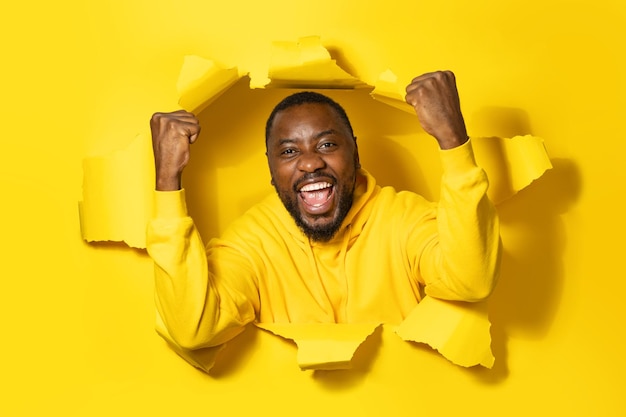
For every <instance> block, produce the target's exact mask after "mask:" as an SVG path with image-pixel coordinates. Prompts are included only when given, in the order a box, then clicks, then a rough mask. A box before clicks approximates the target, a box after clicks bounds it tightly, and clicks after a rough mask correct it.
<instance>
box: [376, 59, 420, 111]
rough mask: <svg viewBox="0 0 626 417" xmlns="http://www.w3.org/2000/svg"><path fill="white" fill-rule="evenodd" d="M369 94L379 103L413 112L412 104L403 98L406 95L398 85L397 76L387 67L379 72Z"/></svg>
mask: <svg viewBox="0 0 626 417" xmlns="http://www.w3.org/2000/svg"><path fill="white" fill-rule="evenodd" d="M370 95H371V96H372V97H373V98H374V99H376V100H378V101H380V102H381V103H385V104H387V105H389V106H391V107H394V108H396V109H399V110H402V111H405V112H407V113H410V114H415V109H414V108H413V106H411V105H410V104H409V103H407V102H406V101H405V100H404V97H405V95H406V94H405V89H404V87H402V86H400V83H399V82H398V77H397V76H396V74H394V73H393V72H392V71H391V70H389V69H388V70H386V71H384V72H383V73H382V74H380V76H379V77H378V80H377V81H376V84H375V85H374V90H372V92H371V93H370Z"/></svg>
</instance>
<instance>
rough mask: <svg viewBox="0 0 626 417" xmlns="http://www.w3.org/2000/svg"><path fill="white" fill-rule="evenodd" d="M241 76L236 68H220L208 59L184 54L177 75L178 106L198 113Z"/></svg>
mask: <svg viewBox="0 0 626 417" xmlns="http://www.w3.org/2000/svg"><path fill="white" fill-rule="evenodd" d="M240 78H241V77H240V76H239V72H238V70H237V68H228V69H226V68H222V67H220V66H219V65H218V64H216V63H215V62H214V61H212V60H210V59H204V58H200V57H199V56H193V55H190V56H186V57H185V60H184V62H183V67H182V68H181V70H180V74H179V76H178V82H177V83H176V88H177V90H178V95H179V97H180V98H179V100H178V104H180V106H181V107H182V108H183V109H185V110H187V111H189V112H192V113H195V114H198V113H200V112H201V111H202V110H204V109H205V108H206V107H207V106H208V105H209V104H211V103H212V102H213V101H214V100H215V99H216V98H218V97H219V96H220V95H221V94H222V93H224V92H225V91H226V90H228V89H229V88H230V87H231V86H232V85H233V84H235V83H236V82H237V81H238V80H239V79H240Z"/></svg>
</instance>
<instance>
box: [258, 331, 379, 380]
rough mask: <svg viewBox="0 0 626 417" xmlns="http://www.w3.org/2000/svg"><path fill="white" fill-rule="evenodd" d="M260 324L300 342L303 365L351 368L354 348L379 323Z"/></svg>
mask: <svg viewBox="0 0 626 417" xmlns="http://www.w3.org/2000/svg"><path fill="white" fill-rule="evenodd" d="M257 326H258V327H260V328H262V329H265V330H268V331H270V332H272V333H274V334H275V335H278V336H280V337H283V338H285V339H290V340H293V341H294V342H295V343H296V345H297V346H298V354H297V361H298V366H300V369H302V370H308V369H312V370H321V369H326V370H333V369H349V368H350V365H351V361H352V357H353V356H354V352H356V350H357V348H358V347H359V346H360V345H361V344H362V343H363V342H364V341H365V339H366V338H367V337H368V336H369V335H371V334H372V333H374V330H376V328H377V327H378V326H380V323H374V324H372V323H366V324H336V323H319V324H296V323H293V324H292V323H289V324H279V323H258V324H257Z"/></svg>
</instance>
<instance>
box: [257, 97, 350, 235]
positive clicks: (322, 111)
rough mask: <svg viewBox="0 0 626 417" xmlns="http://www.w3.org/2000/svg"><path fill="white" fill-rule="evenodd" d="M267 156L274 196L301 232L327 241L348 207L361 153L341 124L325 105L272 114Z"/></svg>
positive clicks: (296, 108)
mask: <svg viewBox="0 0 626 417" xmlns="http://www.w3.org/2000/svg"><path fill="white" fill-rule="evenodd" d="M267 159H268V163H269V168H270V173H271V175H272V183H273V185H274V187H275V188H276V192H277V193H278V196H279V197H280V199H281V200H282V202H283V204H284V205H285V207H286V208H287V210H288V211H289V213H290V214H291V216H292V217H293V218H294V220H295V221H296V223H297V224H298V226H299V227H300V228H301V229H302V230H303V231H304V233H305V234H306V235H307V236H308V237H310V238H311V239H313V240H316V241H328V240H330V239H331V238H332V237H333V236H334V234H335V232H337V230H338V229H339V227H340V226H341V222H342V221H343V219H344V218H345V216H346V214H347V213H348V211H349V210H350V207H351V206H352V193H353V191H354V186H355V181H356V170H357V168H358V166H359V157H358V151H357V147H356V142H355V139H354V138H353V137H352V136H351V134H350V130H349V129H348V127H347V126H346V124H345V122H344V121H343V120H342V119H341V118H340V117H339V116H338V114H337V113H336V111H335V110H334V109H333V108H332V107H330V106H329V105H327V104H321V103H306V104H300V105H296V106H293V107H290V108H288V109H286V110H283V111H281V112H279V113H278V114H276V117H275V119H274V122H273V124H272V127H271V130H270V134H269V137H268V142H267Z"/></svg>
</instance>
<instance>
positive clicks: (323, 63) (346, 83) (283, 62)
mask: <svg viewBox="0 0 626 417" xmlns="http://www.w3.org/2000/svg"><path fill="white" fill-rule="evenodd" d="M268 78H269V80H270V82H269V84H267V85H265V87H279V88H348V89H352V88H357V87H364V86H366V84H365V83H363V82H362V81H360V80H359V79H357V78H355V77H353V76H352V75H350V74H348V73H347V72H346V71H344V70H343V69H341V68H340V67H339V66H338V65H337V63H336V61H335V60H334V59H331V56H330V53H329V52H328V51H327V50H326V48H324V47H323V46H322V44H321V41H320V38H319V36H309V37H304V38H300V40H299V41H298V42H274V43H273V44H272V55H271V60H270V67H269V70H268ZM252 83H253V84H259V82H258V81H257V80H253V81H252Z"/></svg>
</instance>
